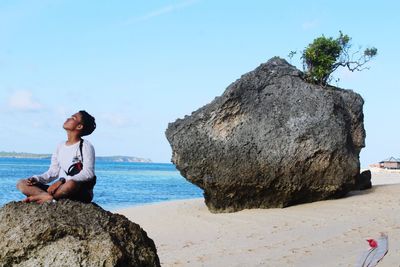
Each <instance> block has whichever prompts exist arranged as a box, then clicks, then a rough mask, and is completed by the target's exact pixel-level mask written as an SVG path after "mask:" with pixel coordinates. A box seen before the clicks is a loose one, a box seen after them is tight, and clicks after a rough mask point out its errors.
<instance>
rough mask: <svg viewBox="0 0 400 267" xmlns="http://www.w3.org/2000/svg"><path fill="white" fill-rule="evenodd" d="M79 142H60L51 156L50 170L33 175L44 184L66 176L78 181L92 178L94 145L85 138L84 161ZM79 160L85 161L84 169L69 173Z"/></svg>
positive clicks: (83, 147)
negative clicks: (74, 173) (68, 143)
mask: <svg viewBox="0 0 400 267" xmlns="http://www.w3.org/2000/svg"><path fill="white" fill-rule="evenodd" d="M79 143H80V142H78V143H76V144H73V145H67V144H66V142H62V143H60V144H59V145H58V146H57V149H56V151H55V152H54V153H53V155H52V157H51V164H50V168H49V170H48V171H47V172H45V173H43V174H40V175H34V176H33V177H34V178H35V179H37V180H38V181H39V182H40V183H43V184H47V183H50V182H52V181H54V180H56V179H57V178H61V177H63V178H65V179H66V180H74V181H78V182H84V181H88V180H90V179H92V178H93V177H94V176H95V173H94V162H95V152H94V147H93V145H92V144H91V143H90V142H89V141H87V140H84V142H83V146H82V156H83V161H82V158H81V152H80V149H79ZM79 160H80V161H82V162H83V169H82V170H81V171H80V172H79V173H78V174H76V175H73V176H69V175H67V172H68V169H69V167H70V166H71V165H72V164H74V163H76V162H78V161H79Z"/></svg>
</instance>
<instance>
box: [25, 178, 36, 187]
mask: <svg viewBox="0 0 400 267" xmlns="http://www.w3.org/2000/svg"><path fill="white" fill-rule="evenodd" d="M37 183H38V181H37V180H36V179H35V178H33V177H30V178H28V179H26V184H27V185H29V186H32V185H35V184H37Z"/></svg>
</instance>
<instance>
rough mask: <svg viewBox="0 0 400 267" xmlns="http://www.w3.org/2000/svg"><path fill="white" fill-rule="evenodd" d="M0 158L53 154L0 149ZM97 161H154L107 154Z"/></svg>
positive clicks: (37, 156) (30, 157) (47, 156)
mask: <svg viewBox="0 0 400 267" xmlns="http://www.w3.org/2000/svg"><path fill="white" fill-rule="evenodd" d="M0 158H20V159H50V158H51V154H34V153H25V152H4V151H0ZM96 161H102V162H145V163H150V162H152V161H151V160H150V159H145V158H138V157H129V156H107V157H96Z"/></svg>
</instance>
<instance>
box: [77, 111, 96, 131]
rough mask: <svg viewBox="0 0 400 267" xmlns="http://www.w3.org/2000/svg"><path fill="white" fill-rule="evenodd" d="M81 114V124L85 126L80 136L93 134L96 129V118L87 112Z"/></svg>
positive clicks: (80, 112)
mask: <svg viewBox="0 0 400 267" xmlns="http://www.w3.org/2000/svg"><path fill="white" fill-rule="evenodd" d="M79 114H80V115H81V123H82V125H83V128H82V130H81V134H80V136H86V135H89V134H91V133H93V131H94V129H96V122H95V119H94V117H93V116H92V115H90V114H89V113H87V112H86V111H85V110H80V111H79Z"/></svg>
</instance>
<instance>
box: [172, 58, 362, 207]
mask: <svg viewBox="0 0 400 267" xmlns="http://www.w3.org/2000/svg"><path fill="white" fill-rule="evenodd" d="M302 77H303V73H302V72H301V71H299V70H298V69H296V68H295V67H293V66H292V65H290V64H289V63H287V62H286V61H285V60H283V59H280V58H277V57H275V58H272V59H270V60H269V61H268V62H267V63H265V64H262V65H260V66H259V67H258V68H256V69H255V70H253V71H251V72H249V73H247V74H245V75H243V76H242V77H241V78H240V79H238V80H237V81H236V82H234V83H232V84H231V85H230V86H229V87H228V88H227V89H226V90H225V92H224V93H223V94H222V96H220V97H217V98H216V99H215V100H213V101H212V102H211V103H209V104H207V105H206V106H204V107H202V108H200V109H198V110H197V111H195V112H193V113H192V114H191V115H190V116H185V118H183V119H177V120H176V121H175V122H174V123H170V124H169V125H168V129H167V130H166V136H167V139H168V141H169V143H170V145H171V147H172V151H173V155H172V162H173V163H174V164H175V165H176V167H177V168H178V170H179V171H180V173H181V174H182V175H183V176H184V177H185V178H186V179H187V180H189V181H190V182H192V183H193V184H195V185H198V186H199V187H200V188H202V189H203V190H204V196H205V202H206V204H207V206H208V208H209V209H210V210H211V211H212V212H232V211H237V210H241V209H245V208H274V207H286V206H290V205H294V204H298V203H304V202H312V201H318V200H323V199H329V198H337V197H341V196H344V195H345V194H346V193H347V192H348V191H349V190H351V189H353V187H354V184H355V179H356V178H357V177H358V175H359V172H360V163H359V153H360V150H361V148H362V147H364V140H365V131H364V125H363V111H362V108H363V103H364V101H363V99H362V97H361V96H360V95H359V94H357V93H354V92H353V91H351V90H344V89H340V88H336V87H331V86H326V87H321V86H318V85H314V84H310V83H308V82H306V81H305V80H304V79H303V78H302Z"/></svg>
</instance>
